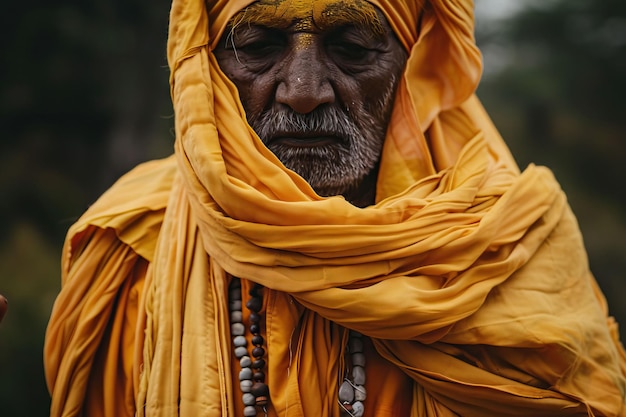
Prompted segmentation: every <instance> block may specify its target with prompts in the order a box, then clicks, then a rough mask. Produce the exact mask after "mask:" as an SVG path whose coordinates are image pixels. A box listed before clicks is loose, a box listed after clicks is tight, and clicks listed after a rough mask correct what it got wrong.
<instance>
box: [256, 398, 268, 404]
mask: <svg viewBox="0 0 626 417" xmlns="http://www.w3.org/2000/svg"><path fill="white" fill-rule="evenodd" d="M268 403H269V398H267V397H265V396H263V397H257V398H256V405H258V406H260V407H262V406H265V405H267V404H268Z"/></svg>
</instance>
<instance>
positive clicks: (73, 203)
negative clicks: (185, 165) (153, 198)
mask: <svg viewBox="0 0 626 417" xmlns="http://www.w3.org/2000/svg"><path fill="white" fill-rule="evenodd" d="M168 10H169V0H163V1H160V2H153V1H150V2H149V1H147V0H127V1H120V0H95V1H91V2H82V1H78V0H62V1H61V2H48V1H45V0H33V1H30V2H26V3H22V2H15V3H13V4H12V5H11V12H7V13H2V14H1V15H0V24H1V25H2V27H3V28H4V30H5V32H8V33H10V34H11V36H5V37H3V38H2V43H3V44H2V51H3V54H4V57H5V59H4V62H3V65H2V66H0V76H1V77H2V79H3V80H4V82H3V83H2V85H1V86H0V114H1V115H2V122H3V127H4V128H5V131H4V135H3V139H2V140H1V141H0V195H1V196H2V197H1V198H0V219H2V220H1V221H0V292H2V293H3V294H4V295H6V296H7V298H8V299H9V304H10V307H9V312H8V314H7V316H6V317H5V320H4V321H3V323H2V324H1V325H0V326H1V327H0V404H1V405H2V411H1V412H0V414H1V415H3V416H5V415H6V416H11V417H18V416H24V417H32V416H45V415H48V414H49V412H48V408H49V397H48V393H47V390H46V388H45V383H44V376H43V363H42V348H43V338H44V331H45V327H46V324H47V320H48V317H49V314H50V309H51V307H52V302H53V300H54V297H55V295H56V293H57V292H58V289H59V286H60V273H59V270H60V267H59V265H60V251H61V246H62V243H63V238H64V235H65V232H66V230H67V228H68V227H69V225H70V224H71V223H72V222H73V221H74V220H76V219H77V218H78V216H80V215H81V214H82V213H83V212H84V211H85V209H86V208H87V207H88V205H89V204H90V203H91V202H92V201H93V200H94V199H95V198H97V196H98V195H100V194H101V193H102V192H103V191H104V189H105V188H107V187H108V186H110V184H111V183H112V181H113V180H114V179H115V178H117V177H118V176H119V175H120V174H122V173H123V172H125V171H126V170H128V169H129V168H130V167H131V166H133V165H135V164H136V163H138V162H140V161H144V160H146V159H151V158H156V157H161V156H165V155H167V154H169V153H171V148H172V143H173V138H172V134H171V133H170V129H171V128H172V124H173V121H172V118H171V115H172V110H171V105H170V101H169V86H168V76H169V74H168V71H167V68H166V60H165V43H166V36H167V20H168Z"/></svg>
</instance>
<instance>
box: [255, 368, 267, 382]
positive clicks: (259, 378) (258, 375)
mask: <svg viewBox="0 0 626 417" xmlns="http://www.w3.org/2000/svg"><path fill="white" fill-rule="evenodd" d="M252 379H253V380H254V381H255V382H265V372H263V371H257V372H255V373H254V375H252Z"/></svg>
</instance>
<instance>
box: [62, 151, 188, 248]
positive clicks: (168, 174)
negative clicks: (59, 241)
mask: <svg viewBox="0 0 626 417" xmlns="http://www.w3.org/2000/svg"><path fill="white" fill-rule="evenodd" d="M176 172H177V165H176V160H175V158H174V157H173V156H170V157H168V158H165V159H159V160H154V161H149V162H145V163H143V164H140V165H138V166H137V167H135V168H134V169H132V170H131V171H129V172H128V173H126V174H125V175H123V176H122V177H121V178H120V179H118V180H117V181H116V182H115V184H113V185H112V186H111V188H109V189H108V190H107V191H106V192H105V193H104V194H102V196H100V198H98V200H96V201H95V202H94V203H93V204H92V205H91V206H90V207H89V209H88V210H87V211H86V212H85V213H84V214H83V215H82V216H81V217H80V218H79V219H78V221H77V222H76V223H74V224H73V225H72V226H71V227H70V229H69V231H68V234H67V238H66V248H65V249H66V251H71V247H75V246H82V245H81V240H84V239H86V238H87V239H88V235H89V233H85V232H86V231H87V230H89V229H93V228H94V227H95V228H100V229H112V230H114V231H115V233H116V234H117V237H118V238H119V240H120V241H122V242H123V243H125V244H126V245H128V246H130V247H131V248H132V249H133V250H134V251H135V252H137V253H138V254H139V255H140V256H142V257H143V258H145V259H147V260H151V258H152V254H153V252H154V246H155V243H156V239H157V236H158V233H159V231H160V228H161V223H162V221H163V215H164V213H165V208H166V206H167V201H168V199H169V195H170V191H171V189H172V184H173V182H174V178H175V177H176ZM83 243H84V242H83Z"/></svg>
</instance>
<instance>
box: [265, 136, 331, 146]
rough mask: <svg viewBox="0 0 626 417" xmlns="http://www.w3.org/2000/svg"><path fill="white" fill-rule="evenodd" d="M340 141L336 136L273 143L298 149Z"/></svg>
mask: <svg viewBox="0 0 626 417" xmlns="http://www.w3.org/2000/svg"><path fill="white" fill-rule="evenodd" d="M339 142H340V140H339V138H337V137H334V136H321V137H311V138H276V139H273V140H272V141H271V143H276V144H281V145H287V146H292V147H297V148H316V147H320V146H328V145H332V144H336V143H339Z"/></svg>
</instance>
